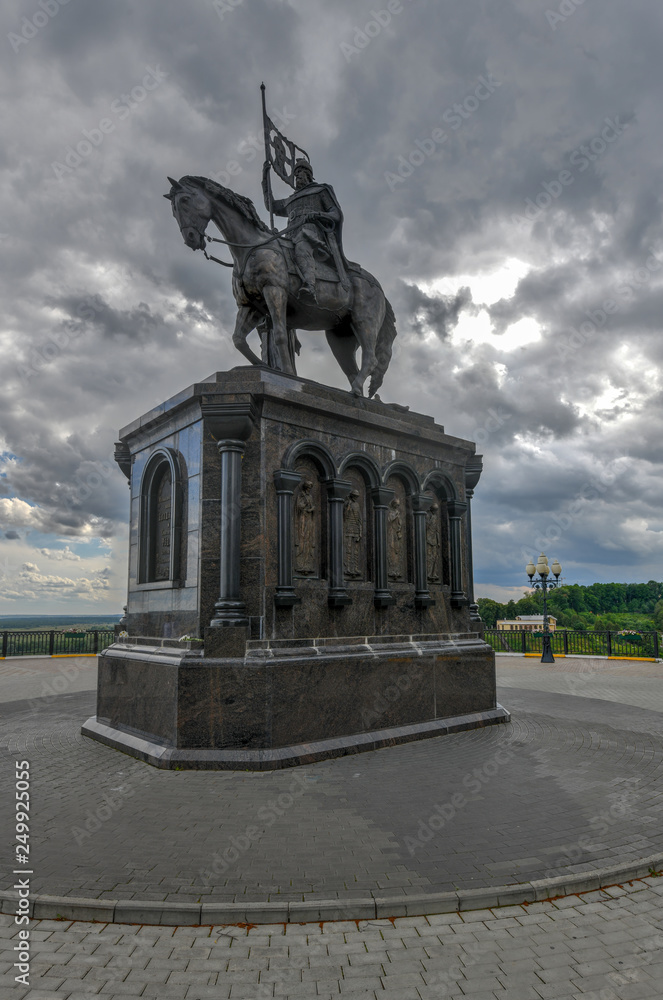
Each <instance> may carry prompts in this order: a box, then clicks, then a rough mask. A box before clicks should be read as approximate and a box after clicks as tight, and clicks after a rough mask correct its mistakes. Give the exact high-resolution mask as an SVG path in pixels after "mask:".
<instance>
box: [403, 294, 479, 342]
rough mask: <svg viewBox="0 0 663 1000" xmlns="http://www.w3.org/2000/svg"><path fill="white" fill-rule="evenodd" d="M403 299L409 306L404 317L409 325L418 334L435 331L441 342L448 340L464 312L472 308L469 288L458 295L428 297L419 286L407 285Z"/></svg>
mask: <svg viewBox="0 0 663 1000" xmlns="http://www.w3.org/2000/svg"><path fill="white" fill-rule="evenodd" d="M401 299H402V300H403V301H404V302H406V303H408V306H409V308H408V312H407V314H406V315H405V316H404V317H403V319H404V320H405V322H406V323H407V325H408V326H410V327H411V329H412V330H413V331H414V332H415V333H418V334H423V333H425V332H427V331H428V330H433V331H434V332H435V333H436V334H437V336H438V337H439V338H440V340H446V339H447V337H448V335H449V333H450V332H451V331H452V330H453V329H454V327H455V326H456V325H457V324H458V317H459V316H460V314H461V312H462V310H463V309H465V310H471V306H472V292H471V291H470V289H469V288H461V289H460V291H458V292H457V294H456V295H427V294H426V293H425V292H423V291H422V290H421V289H420V288H418V287H417V285H406V286H405V289H404V290H403V292H402V296H401Z"/></svg>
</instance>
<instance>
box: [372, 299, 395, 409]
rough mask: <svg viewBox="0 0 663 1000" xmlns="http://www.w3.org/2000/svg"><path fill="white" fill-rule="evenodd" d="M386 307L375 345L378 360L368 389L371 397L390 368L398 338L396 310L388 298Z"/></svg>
mask: <svg viewBox="0 0 663 1000" xmlns="http://www.w3.org/2000/svg"><path fill="white" fill-rule="evenodd" d="M384 305H385V310H384V320H383V321H382V326H381V327H380V330H379V332H378V339H377V342H376V344H375V356H376V358H377V363H376V365H375V368H374V369H373V371H372V372H371V381H370V385H369V388H368V395H369V397H371V396H374V395H375V393H376V392H377V391H378V389H379V388H380V386H381V385H382V380H383V379H384V374H385V372H386V370H387V368H388V367H389V362H390V361H391V345H392V344H393V342H394V338H395V337H396V317H395V316H394V310H393V309H392V308H391V303H390V302H389V300H388V299H386V298H385V300H384Z"/></svg>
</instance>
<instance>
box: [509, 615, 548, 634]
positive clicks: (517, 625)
mask: <svg viewBox="0 0 663 1000" xmlns="http://www.w3.org/2000/svg"><path fill="white" fill-rule="evenodd" d="M497 628H498V629H499V631H500V632H523V631H525V632H540V631H541V630H542V629H543V615H518V616H517V617H516V618H508V619H507V618H504V619H502V621H499V622H498V623H497ZM548 628H549V629H550V631H551V632H554V631H555V629H556V628H557V619H556V618H553V616H552V615H548Z"/></svg>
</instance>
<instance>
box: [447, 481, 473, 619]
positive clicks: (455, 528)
mask: <svg viewBox="0 0 663 1000" xmlns="http://www.w3.org/2000/svg"><path fill="white" fill-rule="evenodd" d="M447 510H448V511H449V548H450V550H451V552H450V555H451V595H450V596H451V606H452V607H453V608H462V607H464V606H465V605H466V604H467V603H468V601H467V597H466V596H465V591H464V590H463V529H462V524H461V521H462V518H463V514H464V513H465V511H466V510H467V504H466V503H464V502H463V501H462V500H449V501H448V502H447Z"/></svg>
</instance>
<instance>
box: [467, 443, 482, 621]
mask: <svg viewBox="0 0 663 1000" xmlns="http://www.w3.org/2000/svg"><path fill="white" fill-rule="evenodd" d="M482 472H483V456H482V455H473V456H472V458H470V460H469V462H468V463H467V466H466V467H465V497H466V499H467V532H466V535H467V573H468V580H467V596H468V600H469V602H470V619H471V620H472V621H475V622H480V621H481V616H480V614H479V606H478V604H476V603H475V601H474V560H473V557H472V497H473V496H474V490H475V488H476V485H477V483H478V482H479V479H480V478H481V473H482Z"/></svg>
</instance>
